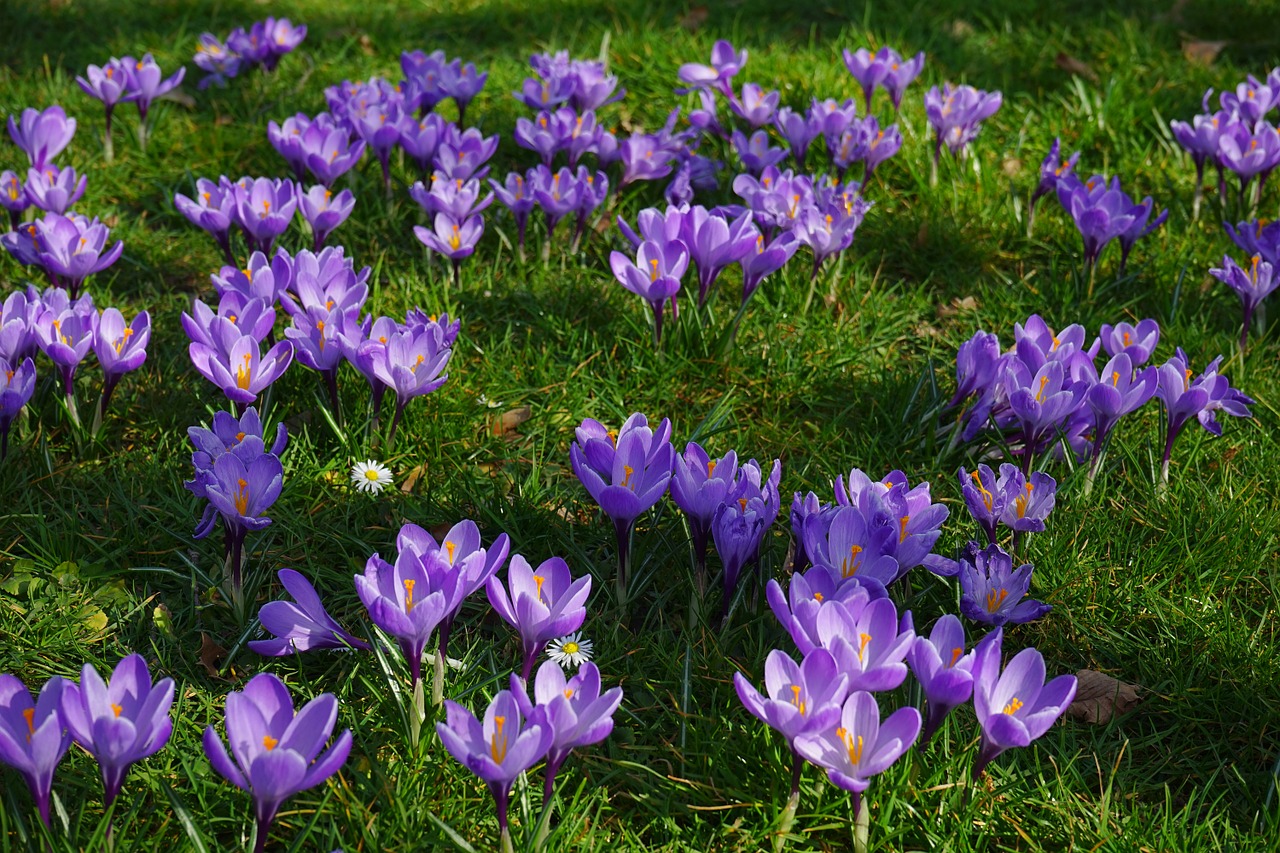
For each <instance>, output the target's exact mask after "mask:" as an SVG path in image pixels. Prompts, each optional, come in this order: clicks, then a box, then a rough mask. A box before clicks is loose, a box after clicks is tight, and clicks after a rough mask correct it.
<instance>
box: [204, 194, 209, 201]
mask: <svg viewBox="0 0 1280 853" xmlns="http://www.w3.org/2000/svg"><path fill="white" fill-rule="evenodd" d="M204 203H205V204H208V203H209V194H208V193H205V194H204Z"/></svg>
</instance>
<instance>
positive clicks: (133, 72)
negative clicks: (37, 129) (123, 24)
mask: <svg viewBox="0 0 1280 853" xmlns="http://www.w3.org/2000/svg"><path fill="white" fill-rule="evenodd" d="M186 73H187V69H186V68H179V69H178V70H177V71H175V72H174V73H173V74H171V75H169V76H168V77H165V76H164V72H163V71H161V70H160V66H159V65H158V64H156V61H155V59H153V58H152V56H151V54H149V53H146V54H143V56H142V59H134V58H133V57H132V56H125V57H122V58H120V59H117V58H115V57H112V58H111V59H109V60H107V62H106V63H105V64H103V65H102V66H101V67H99V66H97V65H90V66H89V68H88V70H87V71H86V72H85V76H84V77H77V78H76V82H77V83H79V84H80V88H81V89H83V90H84V93H85V94H86V95H88V96H89V97H91V98H94V99H96V100H98V101H101V102H102V106H103V107H104V108H105V109H106V116H107V121H106V125H107V127H106V134H105V136H104V137H103V143H104V152H105V157H106V159H107V161H108V162H110V160H111V158H112V151H113V145H112V140H111V116H112V113H113V112H114V111H115V106H116V104H119V103H125V102H129V101H132V102H133V104H134V105H135V106H137V108H138V141H139V143H141V145H142V147H143V148H144V149H145V148H146V146H147V137H148V136H149V130H148V127H147V113H148V112H149V111H150V109H151V104H152V103H153V102H154V101H156V100H157V99H158V98H161V97H163V96H165V95H167V94H169V93H170V92H171V91H173V90H174V89H176V88H178V84H180V83H181V82H182V78H183V77H185V76H186ZM73 126H74V125H73ZM11 127H12V125H11Z"/></svg>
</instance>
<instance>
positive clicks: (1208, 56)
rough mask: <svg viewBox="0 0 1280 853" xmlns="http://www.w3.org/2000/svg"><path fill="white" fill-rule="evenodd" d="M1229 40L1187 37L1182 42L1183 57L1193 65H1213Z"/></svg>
mask: <svg viewBox="0 0 1280 853" xmlns="http://www.w3.org/2000/svg"><path fill="white" fill-rule="evenodd" d="M1227 44H1228V42H1225V41H1199V40H1197V39H1186V40H1184V41H1183V42H1182V58H1183V59H1185V60H1187V62H1190V63H1191V64H1192V65H1205V66H1208V65H1212V64H1213V62H1214V60H1216V59H1217V58H1218V54H1219V53H1222V49H1223V48H1224V47H1226V46H1227Z"/></svg>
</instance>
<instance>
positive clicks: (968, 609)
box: [960, 545, 1053, 627]
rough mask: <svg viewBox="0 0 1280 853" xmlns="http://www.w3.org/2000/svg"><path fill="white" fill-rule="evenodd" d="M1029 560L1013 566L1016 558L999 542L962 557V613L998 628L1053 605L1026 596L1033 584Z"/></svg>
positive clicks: (1031, 618) (1036, 615)
mask: <svg viewBox="0 0 1280 853" xmlns="http://www.w3.org/2000/svg"><path fill="white" fill-rule="evenodd" d="M1031 572H1032V567H1031V564H1030V563H1027V564H1024V565H1022V566H1019V567H1018V568H1016V569H1015V568H1014V567H1013V557H1011V556H1009V555H1008V554H1007V553H1005V551H1004V549H1002V548H1001V547H1000V546H999V545H988V546H987V548H986V549H985V550H982V551H978V552H976V554H974V555H973V556H972V558H970V556H969V555H968V554H963V555H962V556H961V558H960V612H961V613H963V614H964V615H965V616H966V617H968V618H969V619H972V620H973V621H975V622H981V623H983V624H985V625H994V626H996V627H999V626H1001V625H1004V624H1005V623H1006V622H1012V623H1014V624H1015V625H1016V624H1021V623H1023V622H1031V621H1034V620H1036V619H1039V618H1040V617H1041V616H1043V615H1045V614H1046V613H1048V612H1049V611H1050V610H1052V609H1053V605H1051V604H1045V603H1044V602H1042V601H1036V600H1035V599H1031V598H1026V600H1024V598H1025V596H1026V595H1027V592H1028V591H1029V589H1030V587H1031Z"/></svg>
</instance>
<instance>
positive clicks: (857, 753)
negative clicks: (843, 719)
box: [836, 726, 862, 764]
mask: <svg viewBox="0 0 1280 853" xmlns="http://www.w3.org/2000/svg"><path fill="white" fill-rule="evenodd" d="M836 737H838V738H840V740H842V741H844V748H845V751H846V752H848V753H849V762H850V763H851V764H857V763H859V762H860V761H862V735H858V736H857V737H856V738H855V737H854V736H853V735H851V734H849V730H848V729H846V728H845V727H844V726H841V727H840V728H838V729H836Z"/></svg>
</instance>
